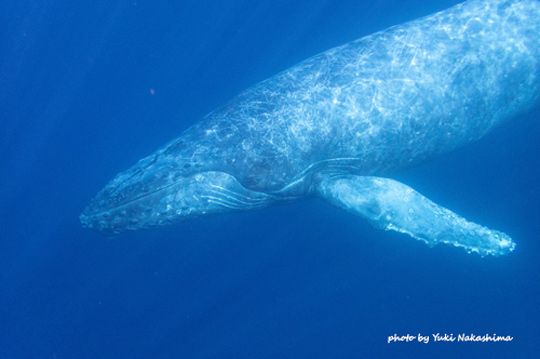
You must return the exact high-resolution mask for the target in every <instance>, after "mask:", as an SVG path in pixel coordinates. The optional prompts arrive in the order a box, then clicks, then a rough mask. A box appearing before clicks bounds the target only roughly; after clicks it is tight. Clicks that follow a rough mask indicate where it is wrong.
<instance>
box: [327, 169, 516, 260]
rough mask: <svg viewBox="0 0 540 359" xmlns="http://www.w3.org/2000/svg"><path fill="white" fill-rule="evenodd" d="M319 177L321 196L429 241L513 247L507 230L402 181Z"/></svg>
mask: <svg viewBox="0 0 540 359" xmlns="http://www.w3.org/2000/svg"><path fill="white" fill-rule="evenodd" d="M318 179H319V180H320V182H318V185H317V188H316V189H317V193H318V194H319V196H321V197H322V198H324V199H326V200H327V201H329V202H330V203H332V204H334V205H336V206H338V207H342V208H344V209H346V210H348V211H350V212H352V213H355V214H357V215H359V216H361V217H363V218H364V219H366V220H367V221H369V222H370V223H371V224H372V225H373V226H375V227H376V228H381V229H385V230H394V231H398V232H401V233H406V234H408V235H410V236H411V237H413V238H416V239H419V240H422V241H424V242H426V243H427V244H428V245H429V246H434V245H435V244H437V243H446V244H451V245H454V246H456V247H461V248H463V249H465V250H466V251H467V252H469V253H471V252H476V253H479V254H480V255H481V256H485V255H488V254H490V255H494V256H498V255H502V254H507V253H509V252H512V251H513V250H514V248H515V243H514V242H512V239H511V238H510V237H509V236H508V235H506V234H505V233H503V232H499V231H496V230H492V229H489V228H486V227H483V226H480V225H478V224H476V223H473V222H469V221H467V220H466V219H465V218H463V217H461V216H459V215H457V214H455V213H454V212H452V211H449V210H448V209H446V208H444V207H441V206H439V205H437V204H436V203H433V202H432V201H430V200H429V199H427V198H426V197H424V196H422V195H421V194H420V193H418V192H416V191H415V190H413V189H412V188H410V187H408V186H406V185H404V184H402V183H400V182H397V181H394V180H391V179H388V178H381V177H371V176H356V175H349V174H346V175H343V174H340V175H332V174H320V175H319V177H318Z"/></svg>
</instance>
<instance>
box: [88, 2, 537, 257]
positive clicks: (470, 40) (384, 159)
mask: <svg viewBox="0 0 540 359" xmlns="http://www.w3.org/2000/svg"><path fill="white" fill-rule="evenodd" d="M539 86H540V1H538V0H469V1H465V2H463V3H461V4H458V5H457V6H454V7H452V8H450V9H447V10H444V11H442V12H439V13H436V14H433V15H430V16H427V17H424V18H420V19H417V20H413V21H411V22H408V23H405V24H402V25H399V26H394V27H391V28H389V29H386V30H383V31H380V32H377V33H375V34H372V35H369V36H366V37H363V38H361V39H358V40H355V41H352V42H350V43H347V44H345V45H342V46H339V47H336V48H333V49H330V50H328V51H326V52H323V53H321V54H319V55H316V56H314V57H311V58H309V59H307V60H305V61H303V62H301V63H299V64H297V65H296V66H293V67H291V68H289V69H288V70H285V71H283V72H281V73H278V74H277V75H275V76H274V77H272V78H270V79H268V80H266V81H263V82H261V83H259V84H257V85H255V86H253V87H251V88H248V89H247V90H245V91H244V92H242V93H240V94H239V95H237V96H236V97H235V98H233V99H232V100H231V101H230V102H228V103H226V104H225V105H223V106H222V107H220V108H218V109H217V110H215V111H213V112H211V113H210V114H208V115H207V116H205V118H204V119H203V120H202V121H200V122H198V123H196V124H195V125H194V126H192V127H190V128H188V129H187V130H185V131H184V132H183V133H182V134H181V135H180V137H178V138H176V139H174V140H173V141H171V142H169V143H168V144H166V145H165V146H164V147H162V148H161V149H159V150H158V151H157V152H155V153H154V154H152V155H150V156H148V157H146V158H144V159H142V160H140V161H139V162H138V163H137V164H135V165H134V166H133V167H132V168H130V169H128V170H127V171H125V172H122V173H120V174H118V175H117V176H116V177H115V178H114V179H113V180H112V181H111V182H110V183H109V184H107V186H106V187H105V188H104V189H102V190H101V192H99V193H98V194H97V196H96V197H95V198H94V199H93V200H92V201H91V202H90V204H89V205H88V206H87V207H86V208H85V209H84V211H83V212H82V214H81V215H80V220H81V222H82V224H83V226H85V227H88V228H92V229H96V230H98V231H103V232H107V233H120V232H122V231H125V230H136V229H139V228H145V227H151V226H160V225H165V224H170V223H175V222H179V221H182V220H185V219H189V218H192V217H197V216H205V215H210V214H217V213H225V212H232V211H246V210H254V209H260V208H263V207H266V206H269V205H272V204H276V203H284V202H289V201H294V200H297V199H300V198H306V197H319V198H322V199H324V200H326V201H328V202H329V203H331V204H333V205H336V206H338V207H341V208H343V209H345V210H347V211H349V212H352V213H354V214H356V215H358V216H360V217H361V218H363V219H365V220H367V221H368V222H369V223H371V224H372V225H374V226H375V227H377V228H381V229H384V230H393V231H397V232H401V233H405V234H408V235H410V236H411V237H413V238H416V239H418V240H421V241H424V242H426V243H427V244H428V245H430V246H434V245H436V244H438V243H445V244H449V245H453V246H456V247H460V248H463V249H465V250H466V251H467V252H469V253H471V252H474V253H478V254H480V255H481V256H486V255H494V256H498V255H502V254H507V253H509V252H511V251H513V250H514V248H515V243H514V242H513V241H512V239H511V238H510V237H509V236H508V235H507V234H505V233H503V232H500V231H497V230H493V229H489V228H486V227H484V226H481V225H479V224H476V223H473V222H470V221H468V220H466V219H465V218H463V217H462V216H460V215H458V214H456V213H454V212H452V211H450V210H448V209H446V208H444V207H442V206H440V205H438V204H436V203H434V202H432V201H430V200H429V199H427V198H426V197H424V196H423V195H421V194H420V193H419V192H417V191H415V190H414V189H412V188H410V187H408V186H407V185H405V184H402V183H400V182H398V181H396V180H393V179H391V175H392V174H394V173H396V172H397V171H399V170H401V169H404V168H408V167H411V166H414V165H417V164H420V163H423V162H426V161H428V160H431V159H434V158H437V157H439V156H441V155H443V154H445V153H448V152H450V151H452V150H455V149H457V148H459V147H462V146H464V145H465V144H467V143H470V142H472V141H476V140H478V139H480V138H481V137H483V136H484V135H485V134H486V133H488V132H489V131H490V130H491V129H492V128H494V127H496V126H498V125H500V124H502V123H505V122H508V121H510V120H512V119H516V118H518V117H520V116H522V115H523V114H524V113H525V112H527V111H530V110H531V109H532V108H533V107H534V106H535V105H536V103H537V102H538V98H539V95H540V88H539Z"/></svg>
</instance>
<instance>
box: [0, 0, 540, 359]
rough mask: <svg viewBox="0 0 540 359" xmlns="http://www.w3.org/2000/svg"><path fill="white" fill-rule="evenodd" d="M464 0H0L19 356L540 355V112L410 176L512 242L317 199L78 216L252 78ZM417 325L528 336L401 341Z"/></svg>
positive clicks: (12, 331) (6, 230) (1, 126)
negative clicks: (127, 225)
mask: <svg viewBox="0 0 540 359" xmlns="http://www.w3.org/2000/svg"><path fill="white" fill-rule="evenodd" d="M458 2H459V1H456V0H437V1H431V2H429V3H427V4H426V2H425V1H421V0H380V1H376V2H374V1H341V2H335V1H311V2H308V1H297V2H294V3H291V2H288V1H284V0H272V1H270V0H261V1H250V0H236V1H231V2H225V1H222V2H215V1H207V0H203V1H201V0H197V1H194V0H189V1H181V2H166V3H160V4H157V3H158V2H151V1H107V2H68V1H65V2H55V1H50V0H45V1H40V2H37V1H13V2H3V3H2V4H1V5H0V23H1V24H2V29H1V30H0V44H1V45H0V184H1V185H0V290H1V292H0V358H5V359H12V358H361V357H374V358H383V357H389V358H421V357H437V358H454V357H467V358H473V357H490V358H508V357H520V358H521V357H522V358H532V357H535V356H536V355H537V353H538V351H540V340H539V338H540V324H539V323H540V306H539V305H538V303H539V302H540V264H539V263H540V262H539V259H540V243H539V237H540V221H539V220H538V219H537V216H538V213H540V184H539V179H540V173H539V169H540V159H539V157H538V153H539V151H538V149H539V145H538V138H539V137H540V125H539V120H540V112H538V111H536V112H534V113H532V114H530V115H528V116H525V117H524V118H523V119H522V120H521V121H520V122H516V123H513V124H510V125H508V126H506V127H503V128H500V129H498V130H496V131H495V132H494V133H492V134H491V135H490V136H488V137H486V138H485V139H483V140H482V141H480V142H478V143H476V144H473V145H471V146H469V147H466V148H464V149H462V150H459V151H457V152H455V153H453V154H450V155H448V156H446V157H444V158H441V159H439V160H437V161H434V162H431V163H429V164H426V165H423V166H421V167H418V168H415V169H412V170H409V171H407V172H404V173H401V174H400V176H399V177H398V179H399V180H400V181H403V182H405V183H407V184H408V185H410V186H412V187H414V188H415V189H417V190H418V191H420V192H421V193H423V194H425V195H426V196H428V197H429V198H430V199H432V200H434V201H435V202H437V203H440V204H441V205H444V206H446V207H448V208H450V209H452V210H454V211H456V212H457V213H460V214H462V215H463V216H465V217H466V218H468V219H470V220H473V221H475V222H478V223H481V224H483V225H486V226H488V227H492V228H496V229H500V230H503V231H505V232H507V233H509V234H510V235H512V237H513V239H514V240H515V241H516V242H517V244H518V247H517V249H516V251H515V252H514V253H512V254H510V255H508V256H504V257H499V258H493V257H490V258H480V257H479V256H477V255H467V254H466V253H465V252H464V251H462V250H459V249H454V248H451V247H448V246H439V247H435V248H433V249H430V248H428V247H427V246H426V245H424V244H422V243H420V242H418V241H414V240H412V239H410V238H408V237H405V236H402V235H399V234H396V233H388V232H381V231H378V230H375V229H373V228H371V227H370V226H369V225H368V224H366V223H365V222H363V221H361V220H360V219H359V218H358V217H355V216H353V215H350V214H347V213H345V212H343V211H342V210H340V209H337V208H334V207H331V206H330V205H328V204H326V203H324V202H322V201H319V200H310V201H303V202H299V203H295V204H292V205H287V206H278V207H272V208H269V209H265V210H262V211H259V212H250V213H242V214H232V215H224V216H217V217H212V218H205V219H201V220H195V221H192V222H188V223H185V224H182V225H178V226H171V227H163V228H159V229H152V230H146V231H139V232H133V233H128V234H124V235H121V236H117V237H113V238H107V237H105V236H102V235H100V234H98V233H94V232H92V231H89V230H85V229H83V228H81V226H80V223H79V220H78V215H79V213H80V211H81V210H82V209H83V207H84V206H85V205H86V204H87V203H88V202H89V200H90V199H91V198H92V196H94V195H95V194H96V193H97V191H98V190H100V189H101V188H102V187H103V186H104V185H105V184H106V182H107V181H108V180H110V179H111V178H112V177H113V176H114V175H115V174H116V173H118V172H120V171H122V170H124V169H126V168H128V167H130V166H131V165H132V164H134V163H135V162H136V161H137V160H138V159H140V158H142V157H144V156H146V155H148V154H150V153H151V152H153V151H154V150H155V149H157V148H158V147H160V146H161V145H163V144H164V143H166V142H167V141H169V140H171V139H172V138H173V137H175V136H177V135H178V134H180V132H181V131H182V130H184V129H185V128H187V127H188V126H189V125H191V124H193V123H194V122H196V121H197V120H198V119H200V118H201V117H202V116H204V115H205V114H206V113H208V112H209V111H211V110H213V109H214V108H215V107H217V106H219V105H220V104H222V103H224V102H225V101H227V100H228V99H230V98H231V97H232V96H234V95H235V94H237V93H238V92H240V91H241V90H243V89H245V88H246V87H248V86H250V85H252V84H255V83H257V82H259V81H261V80H264V79H265V78H268V77H270V76H271V75H273V74H275V73H277V72H279V71H280V70H283V69H285V68H287V67H289V66H291V65H294V64H296V63H298V62H299V61H301V60H303V59H305V58H307V57H309V56H312V55H314V54H316V53H319V52H321V51H324V50H326V49H328V48H330V47H333V46H336V45H339V44H342V43H345V42H347V41H350V40H353V39H355V38H358V37H361V36H363V35H367V34H369V33H372V32H374V31H377V30H381V29H384V28H386V27H388V26H391V25H394V24H398V23H402V22H404V21H407V20H411V19H414V18H417V17H419V16H423V15H427V14H430V13H432V12H434V11H438V10H442V9H444V8H446V7H449V6H451V5H454V4H456V3H458ZM6 3H7V4H6ZM418 333H420V334H422V335H430V336H431V334H436V333H441V334H444V333H447V334H450V333H452V334H454V335H455V336H457V335H458V334H460V333H466V334H470V333H473V334H476V335H484V334H486V333H488V334H493V333H496V334H499V335H509V336H512V337H513V338H514V339H513V341H511V342H508V343H505V342H502V343H501V342H499V343H463V342H461V343H457V342H453V343H440V342H439V343H434V342H433V340H430V342H429V343H427V344H423V343H418V342H412V343H393V344H388V343H387V338H388V336H390V335H393V334H398V335H406V334H410V335H418Z"/></svg>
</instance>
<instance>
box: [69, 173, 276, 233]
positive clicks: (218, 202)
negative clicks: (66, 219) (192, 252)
mask: <svg viewBox="0 0 540 359" xmlns="http://www.w3.org/2000/svg"><path fill="white" fill-rule="evenodd" d="M120 176H122V174H121V175H119V177H120ZM130 178H132V177H130ZM152 178H154V179H155V178H156V177H152ZM157 178H158V179H159V177H157ZM143 182H144V183H141V182H138V181H135V182H133V181H129V183H128V184H127V185H125V186H119V185H118V181H117V180H116V179H115V180H113V181H112V182H111V184H109V185H108V186H106V187H105V188H104V189H103V190H102V191H101V192H100V193H98V195H97V196H96V198H94V200H93V201H92V202H91V203H90V204H89V205H88V206H87V207H86V208H85V209H84V211H83V212H82V213H81V215H80V216H79V218H80V220H81V223H82V225H83V226H84V227H86V228H90V229H94V230H97V231H100V232H104V233H109V234H117V233H121V232H124V231H126V230H136V229H140V228H147V227H153V226H161V225H164V224H171V223H176V222H180V221H182V220H185V219H187V218H192V217H197V216H201V215H208V214H215V213H221V212H231V211H244V210H251V209H257V208H262V207H265V206H266V205H267V204H268V203H270V202H273V201H274V200H276V198H275V196H273V195H270V194H266V193H264V192H258V191H253V190H250V189H247V188H245V187H244V186H242V185H241V184H240V183H239V182H238V180H237V179H236V178H235V177H234V176H232V175H230V174H228V173H225V172H217V171H208V172H201V173H193V174H190V175H187V176H183V177H179V178H178V179H177V180H176V181H175V182H173V183H166V184H165V183H163V182H162V181H159V180H158V181H150V182H149V181H148V178H146V181H143ZM150 184H152V186H150ZM150 188H152V189H150ZM135 189H139V190H140V191H138V192H137V191H136V190H135Z"/></svg>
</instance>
